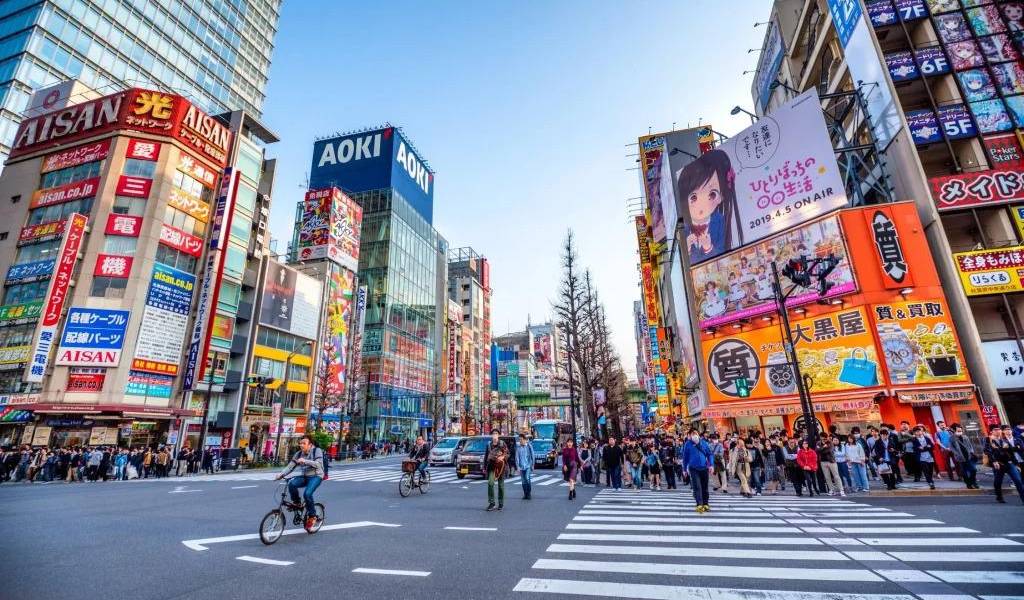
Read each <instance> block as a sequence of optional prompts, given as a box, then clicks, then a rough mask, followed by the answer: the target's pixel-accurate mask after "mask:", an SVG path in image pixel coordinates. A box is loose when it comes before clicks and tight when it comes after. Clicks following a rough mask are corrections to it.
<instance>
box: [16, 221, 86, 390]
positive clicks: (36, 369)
mask: <svg viewBox="0 0 1024 600" xmlns="http://www.w3.org/2000/svg"><path fill="white" fill-rule="evenodd" d="M88 221H89V219H88V217H86V216H85V215H80V214H78V213H72V214H71V216H70V217H68V220H67V225H66V228H65V233H64V241H62V242H61V245H60V251H59V252H58V253H57V263H56V265H55V266H54V271H53V278H52V279H50V285H49V287H48V288H47V290H46V304H45V306H44V308H43V313H42V316H41V317H40V319H39V327H38V328H37V329H36V335H35V342H34V346H33V349H32V352H31V354H30V357H29V364H28V368H27V369H26V372H25V381H27V382H29V383H42V381H43V376H44V375H45V374H46V365H47V363H49V361H50V350H51V349H52V348H53V341H54V337H55V336H56V334H57V323H58V322H59V321H60V315H61V312H62V311H63V310H64V301H65V300H66V299H67V295H68V288H69V287H70V285H71V277H72V275H73V274H74V270H75V261H77V260H78V252H79V251H80V250H81V249H82V238H83V237H85V226H86V224H87V223H88Z"/></svg>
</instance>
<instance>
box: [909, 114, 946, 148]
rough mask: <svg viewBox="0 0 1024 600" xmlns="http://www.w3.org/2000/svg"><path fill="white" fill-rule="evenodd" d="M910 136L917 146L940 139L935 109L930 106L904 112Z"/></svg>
mask: <svg viewBox="0 0 1024 600" xmlns="http://www.w3.org/2000/svg"><path fill="white" fill-rule="evenodd" d="M905 116H906V118H907V125H908V126H909V127H910V136H911V137H912V138H913V139H914V143H915V144H917V145H918V146H923V145H925V144H932V143H935V142H941V141H942V129H940V128H939V119H938V117H936V116H935V111H933V110H932V109H930V108H924V109H921V110H912V111H908V112H907V113H906V115H905Z"/></svg>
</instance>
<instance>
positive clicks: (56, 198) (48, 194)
mask: <svg viewBox="0 0 1024 600" xmlns="http://www.w3.org/2000/svg"><path fill="white" fill-rule="evenodd" d="M99 187H100V178H99V177H90V178H89V179H83V180H81V181H74V182H71V183H66V184H64V185H59V186H57V187H52V188H46V189H44V190H37V191H36V192H34V193H33V194H32V202H31V203H30V204H29V208H39V207H42V206H52V205H54V204H63V203H65V202H71V201H72V200H81V199H82V198H91V197H93V196H95V195H96V191H97V190H99Z"/></svg>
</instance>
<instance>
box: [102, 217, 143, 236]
mask: <svg viewBox="0 0 1024 600" xmlns="http://www.w3.org/2000/svg"><path fill="white" fill-rule="evenodd" d="M103 233H105V234H107V235H123V236H127V237H139V234H140V233H142V217H136V216H132V215H119V214H117V213H110V214H109V215H107V227H106V229H104V230H103Z"/></svg>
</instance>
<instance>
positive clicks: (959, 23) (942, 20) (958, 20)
mask: <svg viewBox="0 0 1024 600" xmlns="http://www.w3.org/2000/svg"><path fill="white" fill-rule="evenodd" d="M935 28H936V29H937V30H938V33H939V37H940V38H942V41H944V42H946V43H947V44H949V43H952V42H961V41H963V40H966V39H967V38H969V37H971V34H970V32H969V31H968V30H967V22H966V21H964V18H963V16H961V15H960V14H958V13H954V14H951V15H942V16H939V17H935Z"/></svg>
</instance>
